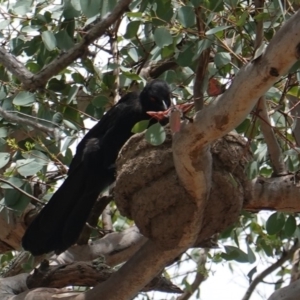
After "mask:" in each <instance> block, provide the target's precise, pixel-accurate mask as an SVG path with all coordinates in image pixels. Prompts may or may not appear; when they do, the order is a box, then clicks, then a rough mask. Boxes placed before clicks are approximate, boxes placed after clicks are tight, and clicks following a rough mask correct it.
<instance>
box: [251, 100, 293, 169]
mask: <svg viewBox="0 0 300 300" xmlns="http://www.w3.org/2000/svg"><path fill="white" fill-rule="evenodd" d="M257 110H258V115H259V121H260V128H261V131H262V133H263V135H264V138H265V141H266V144H267V147H268V153H269V155H270V159H271V162H272V166H273V168H274V173H275V174H276V175H280V174H286V173H287V170H286V167H285V164H284V160H283V155H282V151H281V149H280V146H279V143H278V141H277V139H276V136H275V134H274V130H273V127H272V125H271V120H270V118H269V114H268V110H267V106H266V99H265V97H261V98H260V99H259V101H258V104H257Z"/></svg>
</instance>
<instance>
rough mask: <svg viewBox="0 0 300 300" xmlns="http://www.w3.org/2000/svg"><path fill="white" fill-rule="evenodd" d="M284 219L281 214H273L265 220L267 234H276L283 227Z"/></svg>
mask: <svg viewBox="0 0 300 300" xmlns="http://www.w3.org/2000/svg"><path fill="white" fill-rule="evenodd" d="M284 223H285V219H284V215H283V213H281V212H275V213H273V214H272V215H271V216H270V217H269V218H268V220H267V223H266V230H267V233H268V234H270V235H272V234H276V233H278V232H279V231H280V230H281V229H282V228H283V226H284Z"/></svg>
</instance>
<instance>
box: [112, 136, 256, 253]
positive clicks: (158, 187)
mask: <svg viewBox="0 0 300 300" xmlns="http://www.w3.org/2000/svg"><path fill="white" fill-rule="evenodd" d="M171 143H172V136H171V133H170V132H169V131H167V138H166V141H165V142H164V143H163V144H162V145H161V146H157V147H154V146H151V145H149V144H148V143H147V141H146V140H145V138H144V135H143V134H139V135H136V136H134V137H133V138H131V139H130V140H129V141H128V142H127V144H126V145H125V146H124V147H123V149H122V151H121V153H120V155H119V159H118V161H117V168H118V177H117V181H116V188H115V191H116V192H115V193H116V194H115V200H116V203H117V205H118V208H119V209H120V211H121V213H122V214H123V215H125V216H127V217H129V218H131V219H133V220H134V221H135V223H136V225H137V226H138V227H139V229H140V231H141V232H142V234H143V235H145V236H146V237H148V238H150V239H152V240H154V241H155V242H156V243H157V244H158V245H159V246H161V247H162V248H164V249H171V248H173V247H178V246H180V243H181V240H182V239H183V237H184V235H185V234H186V232H185V230H187V228H189V226H188V225H189V222H190V220H191V219H193V217H192V216H193V214H194V211H196V208H195V207H194V205H195V204H194V203H195V202H194V201H193V199H191V196H190V195H189V194H188V193H187V192H186V191H185V189H184V188H183V186H182V185H181V183H180V181H179V179H178V177H177V174H176V171H175V168H174V163H173V155H172V149H171ZM211 152H212V156H213V161H214V162H213V177H212V190H211V194H210V198H209V201H208V204H207V207H206V210H205V213H204V222H203V225H202V228H199V235H200V236H199V238H200V240H204V239H206V238H209V237H210V236H211V235H213V234H214V233H216V232H219V231H222V230H224V229H225V228H226V227H228V226H229V225H231V224H232V223H234V222H235V221H236V220H237V218H238V216H239V213H240V211H241V208H242V206H243V202H244V201H245V199H247V197H246V195H247V193H248V188H247V187H248V184H247V182H248V181H247V178H246V176H245V174H244V170H245V165H246V163H247V162H248V161H249V159H250V158H251V155H250V152H249V151H248V150H247V147H246V143H245V141H244V140H243V139H242V138H241V137H239V136H238V135H237V134H234V133H231V134H228V135H226V136H225V137H224V138H222V139H220V140H218V141H217V142H216V143H214V144H213V146H212V148H211ZM198 240H199V239H198Z"/></svg>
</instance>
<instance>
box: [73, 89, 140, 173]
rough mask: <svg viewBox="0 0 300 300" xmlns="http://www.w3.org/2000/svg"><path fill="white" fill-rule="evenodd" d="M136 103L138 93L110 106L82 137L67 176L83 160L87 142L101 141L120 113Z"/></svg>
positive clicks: (130, 94) (125, 96)
mask: <svg viewBox="0 0 300 300" xmlns="http://www.w3.org/2000/svg"><path fill="white" fill-rule="evenodd" d="M137 101H138V93H135V92H132V93H128V94H126V95H124V96H123V97H122V98H121V99H120V100H119V102H118V103H117V104H115V105H114V106H112V108H111V109H110V110H108V111H107V112H106V113H105V114H104V115H103V116H102V118H101V119H100V121H99V122H98V123H97V124H96V125H95V126H94V127H92V128H91V129H90V130H89V132H88V133H87V134H86V135H85V136H84V137H83V139H82V140H81V141H80V143H79V144H78V146H77V147H76V153H75V155H74V157H73V159H72V161H71V164H70V166H69V171H68V174H70V173H71V172H72V171H73V170H74V169H75V168H76V167H77V166H78V165H79V164H80V163H81V162H82V160H83V154H84V149H85V146H86V143H87V141H88V140H90V139H92V138H97V139H99V140H100V139H102V137H103V136H104V135H105V134H106V133H107V131H108V130H109V128H110V127H113V126H114V124H115V122H116V119H117V118H118V117H119V115H120V112H121V110H122V109H124V107H127V106H128V105H129V106H130V105H136V102H137Z"/></svg>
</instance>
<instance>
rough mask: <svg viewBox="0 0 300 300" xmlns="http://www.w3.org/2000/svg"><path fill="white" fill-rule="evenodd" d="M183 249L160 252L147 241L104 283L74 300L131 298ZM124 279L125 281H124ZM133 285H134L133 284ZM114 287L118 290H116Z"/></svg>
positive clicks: (123, 299)
mask: <svg viewBox="0 0 300 300" xmlns="http://www.w3.org/2000/svg"><path fill="white" fill-rule="evenodd" d="M183 250H184V249H180V248H177V249H173V250H170V251H162V250H161V249H159V248H158V247H157V245H156V244H155V243H153V242H151V241H148V242H147V243H146V244H145V245H144V246H142V248H141V249H140V250H139V251H138V252H137V253H136V255H134V256H133V257H131V258H130V260H129V261H127V262H126V263H125V265H123V266H122V267H121V268H120V269H119V270H118V272H116V273H114V274H113V275H112V276H111V277H110V278H109V279H108V280H107V281H106V282H105V283H102V284H100V285H98V286H96V287H95V288H94V289H92V290H89V291H88V292H86V293H85V294H84V295H79V296H77V297H76V300H83V299H84V300H92V299H97V297H99V295H101V296H102V298H103V299H110V300H127V299H131V298H133V297H134V296H135V295H136V294H137V293H138V292H139V291H140V290H142V289H143V287H144V286H145V285H146V284H147V283H148V282H149V281H150V280H151V279H152V278H154V277H155V276H156V275H157V274H159V273H160V272H161V271H162V270H163V268H164V267H165V265H166V264H167V263H168V262H170V261H172V260H173V259H174V257H176V256H178V255H179V254H181V253H182V251H183ZM124 278H126V280H124ZM133 283H134V284H133ZM116 286H117V287H118V289H116Z"/></svg>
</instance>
